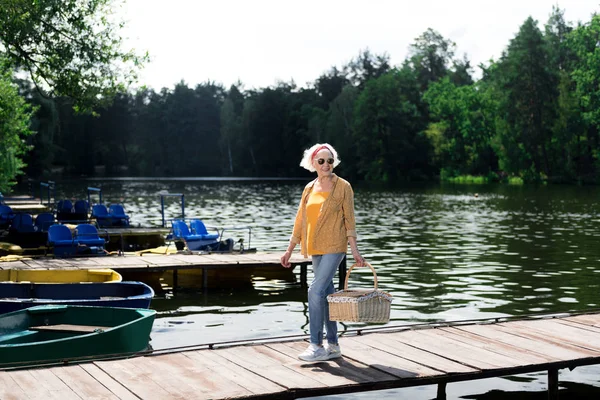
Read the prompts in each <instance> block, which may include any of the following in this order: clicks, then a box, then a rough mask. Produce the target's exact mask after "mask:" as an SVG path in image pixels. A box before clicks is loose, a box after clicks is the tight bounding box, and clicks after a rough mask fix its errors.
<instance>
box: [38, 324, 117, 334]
mask: <svg viewBox="0 0 600 400" xmlns="http://www.w3.org/2000/svg"><path fill="white" fill-rule="evenodd" d="M110 328H112V326H91V325H71V324H56V325H40V326H30V327H29V330H30V331H51V332H59V331H60V332H82V333H93V332H102V331H105V330H107V329H110Z"/></svg>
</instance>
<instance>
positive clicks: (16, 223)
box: [11, 213, 36, 233]
mask: <svg viewBox="0 0 600 400" xmlns="http://www.w3.org/2000/svg"><path fill="white" fill-rule="evenodd" d="M11 228H12V229H14V230H15V231H17V232H19V233H28V232H35V231H36V229H35V226H34V225H33V218H32V217H31V214H27V213H18V214H16V215H15V216H14V218H13V220H12V223H11Z"/></svg>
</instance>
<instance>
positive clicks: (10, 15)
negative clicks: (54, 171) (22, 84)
mask: <svg viewBox="0 0 600 400" xmlns="http://www.w3.org/2000/svg"><path fill="white" fill-rule="evenodd" d="M117 7H118V6H117V0H0V26H1V27H2V28H1V29H0V56H2V59H3V60H5V61H3V63H5V65H7V66H6V67H2V71H3V72H2V80H3V85H4V86H5V90H7V91H8V90H9V89H8V88H9V87H10V86H11V84H10V83H9V82H10V74H7V73H6V72H5V71H7V69H8V70H13V71H20V72H25V73H26V74H27V75H28V78H29V79H30V80H31V81H32V82H33V83H34V84H35V86H36V87H37V89H38V93H39V94H40V95H42V96H45V97H48V98H56V97H62V96H66V97H69V98H71V99H73V100H72V105H73V107H74V108H75V110H77V111H92V110H93V109H94V108H95V107H97V106H100V105H106V104H108V103H110V101H111V100H112V98H113V96H114V95H115V93H117V92H119V91H124V89H125V88H126V87H127V86H129V84H131V83H132V82H133V81H134V80H135V79H136V73H135V71H136V70H137V68H139V67H140V66H141V65H142V64H143V63H144V62H145V61H147V59H148V56H147V55H144V56H137V55H136V54H135V53H134V52H133V51H122V50H121V37H120V36H119V35H118V32H117V31H118V29H120V28H121V27H122V26H123V24H122V23H119V22H116V20H115V18H114V16H113V15H112V12H113V11H112V10H114V9H115V8H117ZM9 98H10V100H9V99H6V101H10V104H6V105H5V106H7V107H8V106H11V107H15V108H14V109H11V110H9V109H5V111H6V112H7V115H6V116H4V117H3V118H6V119H2V120H0V123H2V124H7V123H9V121H10V120H9V119H8V118H9V116H8V115H11V116H13V115H18V116H19V117H18V118H19V120H20V121H21V122H20V123H19V124H17V125H18V126H20V128H18V129H17V130H18V131H19V132H18V133H17V132H16V131H15V130H13V131H12V133H10V134H7V136H11V137H12V136H13V135H15V134H17V135H20V137H19V140H16V139H15V140H9V141H6V142H3V147H4V148H3V152H2V153H3V155H4V156H5V157H10V159H11V160H12V161H11V162H10V168H9V167H8V166H5V167H4V168H3V169H2V171H0V180H1V181H2V182H12V180H13V179H14V178H15V176H16V175H17V174H19V173H20V171H21V168H22V167H23V166H24V163H23V162H22V160H21V157H22V156H23V155H24V152H25V148H24V147H23V146H22V145H20V143H21V142H22V141H23V140H24V138H25V136H26V135H28V134H30V131H29V130H28V128H25V127H24V125H23V121H22V120H21V118H23V117H24V116H25V115H30V114H28V112H27V111H26V110H24V109H23V107H22V104H19V103H18V102H17V101H16V100H14V98H13V97H12V96H10V97H9ZM15 129H16V128H15ZM13 139H14V138H13ZM85 159H86V160H87V162H86V164H89V161H90V158H89V157H87V156H86V157H85Z"/></svg>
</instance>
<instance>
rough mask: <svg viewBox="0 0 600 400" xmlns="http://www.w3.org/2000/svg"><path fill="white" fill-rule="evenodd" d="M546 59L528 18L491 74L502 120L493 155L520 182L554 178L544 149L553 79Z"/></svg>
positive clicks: (536, 30)
mask: <svg viewBox="0 0 600 400" xmlns="http://www.w3.org/2000/svg"><path fill="white" fill-rule="evenodd" d="M549 59H550V56H549V51H548V48H547V46H546V43H545V41H544V37H543V35H542V32H541V31H540V30H539V28H538V27H537V22H536V21H534V20H533V19H532V18H528V19H527V20H526V21H525V23H524V24H523V25H522V26H521V28H520V30H519V33H518V34H517V35H516V36H515V38H514V39H512V40H511V42H510V45H509V46H508V50H507V52H506V53H505V54H504V55H503V56H502V58H501V60H500V62H499V63H498V66H497V69H496V70H495V76H494V82H495V83H496V85H497V88H498V90H497V92H496V95H497V96H498V97H499V98H500V99H501V100H500V108H499V114H500V116H501V118H503V119H504V124H503V129H502V130H501V131H500V132H499V134H500V139H499V142H500V143H501V146H500V147H499V148H498V150H500V153H499V154H498V156H499V158H500V159H501V160H502V161H501V163H502V164H503V165H504V167H505V168H506V171H507V172H509V173H518V174H522V175H523V177H525V179H534V177H537V176H539V175H540V174H544V175H546V176H548V175H552V173H553V171H552V167H553V163H552V160H551V159H550V152H549V148H550V142H551V137H552V136H551V128H552V126H553V124H554V119H555V117H556V116H555V107H554V102H555V101H556V98H557V80H556V78H555V75H554V74H552V73H551V71H550V70H549V69H548V65H549V64H550V63H549ZM536 179H537V178H536Z"/></svg>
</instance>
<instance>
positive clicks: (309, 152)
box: [300, 143, 341, 172]
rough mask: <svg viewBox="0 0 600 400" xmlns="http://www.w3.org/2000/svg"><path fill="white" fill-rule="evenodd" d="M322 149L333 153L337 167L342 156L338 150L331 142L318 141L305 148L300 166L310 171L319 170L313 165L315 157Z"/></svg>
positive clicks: (334, 165) (334, 164)
mask: <svg viewBox="0 0 600 400" xmlns="http://www.w3.org/2000/svg"><path fill="white" fill-rule="evenodd" d="M321 150H329V152H330V153H331V155H332V156H333V167H334V168H335V167H337V166H338V165H340V162H341V160H340V157H339V156H338V153H337V151H335V149H334V148H333V146H332V145H330V144H329V143H317V144H315V145H313V146H311V147H310V148H308V149H306V150H304V155H303V156H302V161H300V166H301V167H302V168H305V169H307V170H309V171H310V172H316V171H317V170H316V169H315V167H313V163H312V162H313V159H314V158H315V156H316V155H317V153H318V152H319V151H321Z"/></svg>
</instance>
